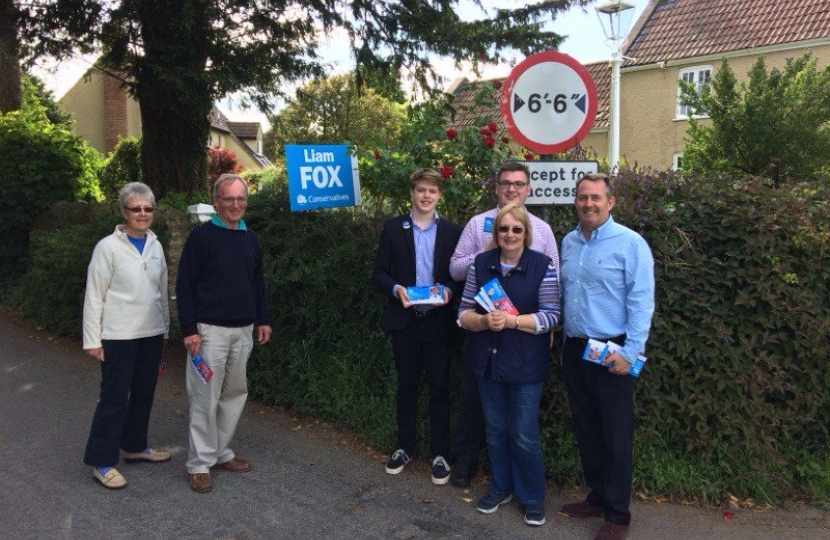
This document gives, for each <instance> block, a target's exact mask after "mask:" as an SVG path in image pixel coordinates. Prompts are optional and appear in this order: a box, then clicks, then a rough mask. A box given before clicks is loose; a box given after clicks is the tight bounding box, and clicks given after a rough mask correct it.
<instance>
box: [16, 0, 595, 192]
mask: <svg viewBox="0 0 830 540" xmlns="http://www.w3.org/2000/svg"><path fill="white" fill-rule="evenodd" d="M0 1H8V0H0ZM587 3H588V0H543V1H542V2H540V3H538V4H534V5H529V6H524V7H519V8H516V9H493V10H492V12H491V13H484V14H483V15H482V19H479V20H475V21H463V20H462V19H461V18H460V17H459V14H458V10H459V0H391V1H388V2H376V1H375V0H346V1H337V0H295V1H287V0H131V1H126V0H106V1H105V0H34V3H33V4H27V7H25V8H24V7H23V5H22V4H19V5H18V9H19V10H20V12H21V13H22V14H23V16H22V17H21V19H20V20H21V21H22V24H21V25H20V26H19V27H20V28H21V31H23V32H24V33H26V35H27V36H28V37H29V38H31V43H33V44H34V46H33V47H32V48H31V49H30V50H28V51H27V54H37V53H38V52H40V51H44V50H48V49H49V48H50V47H52V48H53V49H54V48H55V45H56V44H57V43H58V42H59V41H60V40H59V39H57V38H61V39H62V38H64V37H67V36H68V37H71V38H73V39H75V41H76V43H77V45H78V46H82V47H83V46H88V45H90V44H94V45H96V46H97V47H98V48H99V49H100V51H101V52H102V56H101V59H100V66H101V67H102V68H104V69H107V70H110V71H112V72H113V73H118V74H123V78H124V82H125V84H126V86H127V89H128V90H129V92H130V93H131V95H133V96H134V97H136V98H137V99H138V100H139V102H140V107H141V121H142V130H143V138H142V140H143V144H144V148H143V152H142V160H143V167H144V178H145V181H146V182H147V183H149V184H150V185H151V186H152V187H153V188H154V190H156V191H157V193H158V194H159V195H163V194H164V193H165V192H166V191H169V190H174V191H193V190H196V189H199V188H200V187H201V186H202V182H203V178H204V176H205V175H204V170H205V146H206V141H207V138H208V132H209V123H208V119H207V116H208V113H209V111H210V108H211V105H212V103H213V102H214V101H215V100H216V99H219V98H221V97H224V96H225V95H227V94H229V93H231V92H238V91H242V92H245V93H246V94H248V95H249V96H250V98H251V99H252V100H253V101H254V102H256V103H260V104H264V103H265V101H266V100H267V99H268V98H270V97H272V96H273V95H274V94H275V93H278V89H280V88H282V87H283V86H284V85H285V83H287V82H290V81H295V80H298V79H303V78H307V77H310V76H319V75H322V74H323V71H324V70H323V67H322V62H321V58H320V57H319V46H320V44H321V42H323V41H325V40H327V39H329V38H328V36H330V35H332V31H334V30H335V29H338V28H339V29H343V30H345V35H347V36H348V38H349V40H350V46H351V49H352V51H353V53H354V56H355V58H358V59H360V61H361V62H362V63H364V64H367V65H371V66H373V68H375V69H376V68H377V66H378V65H388V66H396V67H397V66H401V67H407V68H408V69H409V70H410V72H411V73H412V74H413V75H414V77H415V78H416V79H418V80H419V81H420V82H421V83H422V84H428V82H429V81H430V80H431V75H432V70H431V63H430V61H431V57H430V55H439V56H444V57H449V58H452V59H453V60H455V61H462V60H472V61H473V62H474V63H477V62H481V61H499V60H501V59H502V58H503V54H504V53H505V52H506V51H508V50H511V49H512V50H519V51H521V52H522V53H525V54H530V53H533V52H537V51H539V50H544V49H551V48H554V47H556V46H557V44H558V43H559V41H560V39H561V38H560V37H559V36H557V35H556V34H554V33H552V32H547V31H544V30H543V29H542V27H541V22H543V21H544V20H545V19H546V18H548V17H550V16H552V15H553V14H555V13H556V12H557V11H560V10H563V9H566V8H568V7H570V6H571V5H584V4H587ZM75 4H77V5H75ZM476 4H477V2H476ZM67 6H74V8H75V9H74V11H69V10H67ZM38 14H39V17H36V16H35V15H38ZM38 30H40V32H38ZM27 43H29V42H28V41H27ZM60 43H63V42H62V41H60ZM358 52H359V53H360V54H358ZM373 73H374V72H373Z"/></svg>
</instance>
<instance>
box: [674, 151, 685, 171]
mask: <svg viewBox="0 0 830 540" xmlns="http://www.w3.org/2000/svg"><path fill="white" fill-rule="evenodd" d="M682 157H683V152H675V153H674V154H672V156H671V170H673V171H675V172H676V171H679V170H680V161H681V158H682Z"/></svg>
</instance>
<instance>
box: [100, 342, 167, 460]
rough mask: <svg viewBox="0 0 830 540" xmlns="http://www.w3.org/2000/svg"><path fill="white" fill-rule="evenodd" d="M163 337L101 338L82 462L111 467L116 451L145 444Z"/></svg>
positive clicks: (131, 450) (115, 457)
mask: <svg viewBox="0 0 830 540" xmlns="http://www.w3.org/2000/svg"><path fill="white" fill-rule="evenodd" d="M163 343H164V342H163V336H161V335H158V336H153V337H147V338H140V339H125V340H107V339H105V340H103V341H102V345H103V348H104V361H103V362H101V394H100V398H99V400H98V406H97V407H96V408H95V416H94V417H93V418H92V428H91V429H90V431H89V439H88V440H87V443H86V452H85V453H84V463H86V464H87V465H91V466H93V467H114V466H115V465H117V464H118V460H119V458H120V451H121V450H124V451H125V452H141V451H142V450H144V449H145V448H147V428H148V426H149V424H150V410H151V409H152V408H153V397H154V396H155V393H156V382H157V381H158V370H159V363H160V362H161V353H162V347H163Z"/></svg>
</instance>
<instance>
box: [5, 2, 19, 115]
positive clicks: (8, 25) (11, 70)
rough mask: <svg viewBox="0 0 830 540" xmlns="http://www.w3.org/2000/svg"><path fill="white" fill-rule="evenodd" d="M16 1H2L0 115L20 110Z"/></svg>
mask: <svg viewBox="0 0 830 540" xmlns="http://www.w3.org/2000/svg"><path fill="white" fill-rule="evenodd" d="M17 16H18V14H17V8H16V7H15V5H14V0H0V113H6V112H10V111H16V110H18V109H20V105H21V95H20V46H19V43H18V41H17Z"/></svg>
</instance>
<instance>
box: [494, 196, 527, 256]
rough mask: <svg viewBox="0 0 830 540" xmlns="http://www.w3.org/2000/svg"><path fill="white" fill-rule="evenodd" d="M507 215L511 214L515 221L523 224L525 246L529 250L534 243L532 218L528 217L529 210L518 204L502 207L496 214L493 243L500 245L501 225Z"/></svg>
mask: <svg viewBox="0 0 830 540" xmlns="http://www.w3.org/2000/svg"><path fill="white" fill-rule="evenodd" d="M507 214H510V216H511V217H512V218H513V219H515V220H516V221H518V222H519V223H521V224H522V227H524V228H525V238H524V240H525V241H524V244H525V247H526V248H529V247H530V244H532V243H533V229H532V228H531V227H530V216H529V215H527V209H526V208H525V207H524V206H522V205H521V204H516V203H509V204H505V205H504V206H502V207H501V210H499V213H498V214H496V219H495V220H494V221H493V243H494V244H496V245H499V225H501V221H502V220H503V219H504V216H506V215H507Z"/></svg>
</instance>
